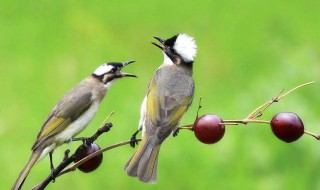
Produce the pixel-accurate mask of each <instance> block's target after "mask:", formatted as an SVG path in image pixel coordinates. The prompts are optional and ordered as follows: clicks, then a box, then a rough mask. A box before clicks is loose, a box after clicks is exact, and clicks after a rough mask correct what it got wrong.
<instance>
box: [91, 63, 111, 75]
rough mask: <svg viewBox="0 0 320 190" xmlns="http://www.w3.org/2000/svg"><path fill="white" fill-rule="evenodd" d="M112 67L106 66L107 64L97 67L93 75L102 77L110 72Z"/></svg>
mask: <svg viewBox="0 0 320 190" xmlns="http://www.w3.org/2000/svg"><path fill="white" fill-rule="evenodd" d="M112 68H113V66H111V65H107V64H103V65H101V66H100V67H98V68H97V69H96V70H95V71H94V72H93V74H95V75H97V76H101V75H104V74H106V73H108V72H110V71H111V70H112Z"/></svg>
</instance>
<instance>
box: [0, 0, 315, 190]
mask: <svg viewBox="0 0 320 190" xmlns="http://www.w3.org/2000/svg"><path fill="white" fill-rule="evenodd" d="M319 9H320V1H316V0H307V1H297V0H293V1H289V0H284V1H278V0H269V1H259V0H258V1H253V0H239V1H218V0H214V1H200V0H198V1H190V0H189V1H146V0H143V1H142V0H136V1H121V2H120V1H95V2H93V1H75V0H73V1H60V2H58V1H43V0H42V1H41V0H40V1H17V0H13V1H9V0H4V1H2V2H1V6H0V64H1V67H0V76H1V80H0V86H1V91H0V97H1V98H0V139H1V143H0V153H1V155H0V165H1V172H0V189H9V188H10V187H11V185H12V184H13V182H14V180H15V179H16V177H17V176H18V174H19V172H20V170H21V169H22V168H23V166H24V164H25V163H26V162H27V160H28V158H29V156H30V154H31V151H30V148H31V145H32V143H33V140H34V139H35V137H36V135H37V133H38V131H39V129H40V127H41V124H42V122H43V121H44V119H45V118H46V116H47V114H48V113H49V111H50V109H51V108H52V107H53V105H54V104H55V103H56V101H57V100H58V99H59V98H60V97H61V96H62V95H63V94H64V93H65V92H66V91H67V90H69V89H70V88H71V87H72V86H73V85H75V84H76V83H77V82H79V81H80V80H82V79H83V78H84V77H86V76H87V75H89V74H90V73H91V72H92V71H93V70H94V69H95V68H96V67H97V66H99V65H100V64H101V63H103V62H107V61H126V60H136V61H137V62H136V63H134V64H132V65H130V66H129V67H127V68H126V71H127V72H131V73H134V74H136V75H138V76H139V78H138V79H132V78H130V79H125V80H122V81H119V82H117V83H116V84H115V85H114V86H113V87H112V89H111V90H110V92H109V93H108V95H107V97H106V99H105V100H104V102H103V104H102V106H101V109H100V110H99V112H98V113H97V115H96V117H95V118H94V120H93V121H92V122H91V124H90V125H89V127H88V128H87V129H86V130H85V131H84V132H83V133H82V134H81V136H89V135H91V134H93V133H94V132H95V131H96V129H97V127H98V126H99V125H100V123H101V122H102V120H103V119H104V117H105V116H106V115H108V114H109V113H110V112H111V111H112V110H115V111H116V114H115V115H114V116H113V117H112V119H111V121H112V122H113V123H114V128H113V129H112V131H111V132H110V133H109V134H106V135H104V136H103V137H101V138H100V139H99V140H98V141H97V142H98V143H99V144H100V146H102V147H105V146H108V145H111V144H114V143H116V142H120V141H124V140H127V139H129V138H130V136H131V134H132V133H133V132H134V131H135V130H136V128H137V125H138V121H139V109H140V104H141V102H142V99H143V97H144V94H145V93H146V89H147V85H148V81H149V80H150V79H151V77H152V75H153V73H154V71H155V70H156V68H157V67H158V66H159V65H160V64H161V62H162V59H163V58H162V55H161V53H160V52H159V50H158V49H157V48H155V47H153V46H152V45H151V44H150V42H151V41H152V40H153V39H152V36H154V35H157V36H161V37H163V38H168V37H171V36H172V35H174V34H176V33H180V32H184V33H187V34H189V35H192V36H194V37H195V39H196V41H197V44H198V55H197V57H196V60H195V64H194V79H195V81H196V93H195V101H194V104H193V105H192V106H191V108H190V109H189V111H188V112H187V113H186V115H185V117H184V120H183V122H182V125H184V124H190V123H192V122H193V120H194V118H195V115H196V110H197V103H198V99H199V97H202V98H203V108H202V109H201V112H200V113H201V114H204V113H215V114H218V115H220V116H221V117H222V118H225V119H238V118H243V117H245V116H246V115H247V114H248V113H249V112H250V111H251V110H253V109H254V108H255V107H257V106H258V105H260V104H262V103H264V102H265V101H267V100H270V99H271V98H272V97H274V96H275V95H276V94H277V93H278V92H279V91H280V90H281V89H283V88H285V89H287V90H288V89H290V88H292V87H294V86H296V85H298V84H300V83H303V82H307V81H313V80H316V81H319V76H320V56H319V55H320V35H319V33H320V22H319V20H320V12H319ZM319 89H320V88H319V84H316V85H313V86H309V87H304V88H302V89H300V90H298V91H296V92H294V93H293V94H291V95H289V96H288V97H286V98H284V99H283V101H281V102H279V103H277V104H276V105H273V106H272V107H270V109H268V110H267V111H266V112H265V114H264V116H263V119H266V120H267V119H270V118H271V117H272V116H273V115H274V114H275V113H278V112H280V111H292V112H295V113H297V114H298V115H300V116H301V118H302V119H303V121H304V123H305V126H306V128H307V129H308V130H310V131H315V132H320V130H319V127H320V126H319V115H320V111H319V102H320V101H319V100H320V98H319V97H320V96H319ZM78 145H79V143H72V144H68V145H64V146H62V147H59V148H58V149H57V150H56V151H55V154H54V159H55V165H57V164H58V163H59V161H60V160H61V159H62V157H63V152H64V150H65V149H67V148H70V149H71V150H74V149H75V148H76V147H77V146H78ZM319 146H320V145H319V142H316V141H315V140H314V139H312V138H311V137H307V136H303V137H302V138H301V139H300V140H299V141H297V142H294V143H292V144H286V143H283V142H282V141H279V140H278V139H276V138H275V137H274V136H273V135H272V132H271V130H270V128H269V127H268V126H267V125H256V124H249V125H247V126H230V127H227V129H226V134H225V137H224V138H223V139H222V141H221V142H219V143H217V144H215V145H204V144H201V143H200V142H198V141H197V140H196V139H195V137H194V135H193V134H192V133H191V132H187V131H182V132H181V133H180V135H179V136H178V138H172V137H171V138H169V139H168V140H167V141H166V142H165V144H164V145H163V146H162V149H161V152H160V159H159V168H158V183H157V184H156V185H148V184H143V183H141V182H139V181H138V180H136V179H134V178H130V177H127V176H126V174H125V173H124V171H123V170H122V168H123V165H124V164H125V163H126V161H127V160H128V159H129V157H130V156H131V154H132V153H133V151H134V150H133V149H132V148H130V147H129V146H126V147H121V148H118V149H115V150H111V151H109V152H106V153H105V154H104V162H103V164H102V166H101V167H100V168H99V169H98V170H97V171H95V172H93V173H90V174H83V173H81V172H78V171H76V172H73V173H70V174H68V175H65V176H63V177H61V178H58V179H57V181H56V183H55V184H50V185H49V186H48V188H47V189H247V190H251V189H252V190H254V189H259V190H269V189H273V190H283V189H297V190H298V189H299V190H300V189H320V180H319V176H320V170H319V169H320V166H319V164H318V163H319V160H320V152H319ZM48 174H49V158H45V159H44V160H43V161H41V162H40V163H39V164H37V165H36V166H35V167H34V168H33V170H32V171H31V173H30V175H29V177H28V178H27V181H26V183H25V185H24V189H30V188H31V187H33V186H34V185H35V184H37V183H38V182H40V181H41V180H43V179H44V177H45V176H46V175H48Z"/></svg>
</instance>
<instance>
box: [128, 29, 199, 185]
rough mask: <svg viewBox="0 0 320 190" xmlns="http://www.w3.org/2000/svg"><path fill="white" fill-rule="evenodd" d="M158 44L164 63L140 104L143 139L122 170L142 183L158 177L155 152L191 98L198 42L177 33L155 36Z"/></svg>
mask: <svg viewBox="0 0 320 190" xmlns="http://www.w3.org/2000/svg"><path fill="white" fill-rule="evenodd" d="M154 38H155V39H157V40H158V41H159V42H160V44H157V43H152V44H154V45H155V46H157V47H158V48H160V49H161V51H162V53H163V55H164V61H163V64H162V65H161V66H160V67H159V68H158V69H157V71H156V72H155V74H154V76H153V78H152V79H151V82H150V84H149V88H148V92H147V95H146V96H145V98H144V100H143V102H142V105H141V113H140V114H141V116H140V123H139V129H138V131H137V132H136V133H135V134H134V135H133V138H132V143H130V144H131V146H134V145H135V142H134V139H135V136H136V135H137V133H138V132H139V131H140V130H142V141H141V142H140V144H139V146H138V148H137V150H136V152H135V153H134V154H133V156H132V157H131V158H130V160H129V161H128V162H127V164H126V165H125V167H124V170H125V171H126V173H127V174H128V175H129V176H132V177H138V179H139V180H140V181H142V182H145V183H155V182H156V180H157V165H158V156H159V151H160V146H161V144H162V143H163V142H164V141H165V140H166V138H167V137H168V136H169V135H170V134H171V133H172V132H173V131H175V130H176V129H177V128H178V126H179V123H180V121H181V120H182V117H183V115H184V114H185V112H186V111H187V109H188V108H189V106H190V105H191V103H192V100H193V93H194V81H193V79H192V69H193V62H194V57H195V56H196V53H197V45H196V43H195V41H194V39H193V38H192V37H191V36H188V35H186V34H177V35H175V36H173V37H172V38H169V39H166V40H164V39H162V38H160V37H154Z"/></svg>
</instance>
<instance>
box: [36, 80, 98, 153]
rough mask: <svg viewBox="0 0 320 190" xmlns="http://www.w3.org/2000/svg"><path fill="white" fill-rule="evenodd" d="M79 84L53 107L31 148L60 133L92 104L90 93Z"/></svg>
mask: <svg viewBox="0 0 320 190" xmlns="http://www.w3.org/2000/svg"><path fill="white" fill-rule="evenodd" d="M84 90H85V89H81V87H80V85H77V86H76V87H74V88H73V89H72V90H70V91H69V92H68V93H67V94H66V95H65V96H64V97H63V98H62V99H61V100H59V102H58V103H57V105H56V106H55V107H54V109H53V110H52V111H51V113H50V114H49V116H48V117H47V119H46V121H45V122H44V124H43V125H42V128H41V130H40V132H39V133H38V136H37V139H36V141H35V143H34V145H33V146H32V150H34V149H36V148H37V147H38V146H40V145H41V144H43V142H45V141H46V140H47V139H48V138H50V137H52V136H54V135H56V134H58V133H60V132H61V131H63V130H64V129H66V127H67V126H68V125H69V124H70V123H71V122H73V121H74V120H76V119H77V118H78V117H79V116H80V115H81V114H82V113H84V112H85V111H86V110H88V108H89V107H90V106H91V104H92V93H91V92H83V91H84Z"/></svg>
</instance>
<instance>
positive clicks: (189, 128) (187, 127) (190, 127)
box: [179, 124, 193, 131]
mask: <svg viewBox="0 0 320 190" xmlns="http://www.w3.org/2000/svg"><path fill="white" fill-rule="evenodd" d="M180 129H187V130H191V131H192V130H193V124H190V125H184V126H181V127H179V130H180Z"/></svg>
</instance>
